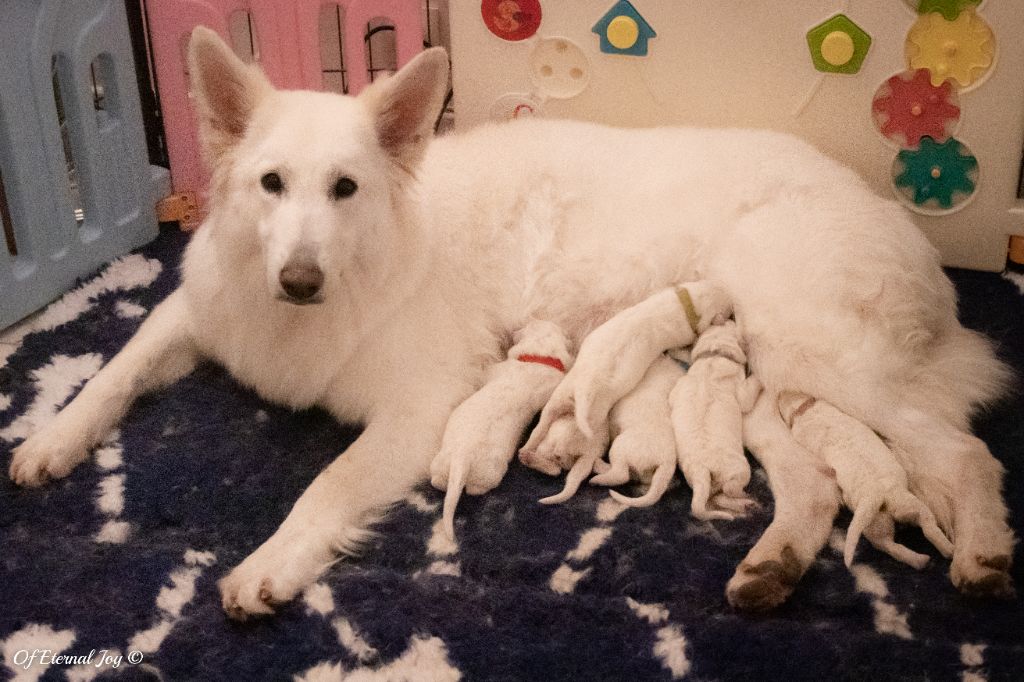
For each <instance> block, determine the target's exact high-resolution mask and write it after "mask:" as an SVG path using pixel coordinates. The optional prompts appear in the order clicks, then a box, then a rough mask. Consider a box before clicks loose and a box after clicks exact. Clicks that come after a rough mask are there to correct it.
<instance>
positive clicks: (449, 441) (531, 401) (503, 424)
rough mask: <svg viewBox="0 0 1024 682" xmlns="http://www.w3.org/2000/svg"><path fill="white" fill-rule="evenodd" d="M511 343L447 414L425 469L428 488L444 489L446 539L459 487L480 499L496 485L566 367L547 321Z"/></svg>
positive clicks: (564, 347) (568, 359) (565, 345)
mask: <svg viewBox="0 0 1024 682" xmlns="http://www.w3.org/2000/svg"><path fill="white" fill-rule="evenodd" d="M513 342H514V344H515V345H513V346H512V347H511V348H510V349H509V351H508V359H506V360H505V361H504V362H500V363H498V364H496V365H493V366H492V367H491V368H490V369H489V370H488V375H487V381H486V383H485V384H484V385H483V387H482V388H480V390H478V391H477V392H476V393H474V394H473V395H471V396H470V397H469V398H467V399H466V400H465V402H463V403H462V404H461V405H459V406H458V407H457V408H455V410H454V411H453V412H452V415H451V417H450V418H449V419H448V426H447V427H446V428H445V431H444V437H443V438H442V440H441V449H440V451H439V452H438V454H437V456H436V457H434V460H433V461H432V462H431V464H430V482H431V484H433V486H434V487H435V488H438V489H440V490H447V492H446V493H445V496H444V513H443V514H442V518H443V519H444V527H445V530H446V531H447V532H448V535H449V536H450V537H454V535H455V524H454V518H455V506H456V505H457V504H458V502H459V497H460V496H461V495H462V490H463V488H465V490H466V492H468V493H469V494H470V495H482V494H484V493H485V492H487V491H488V490H492V489H493V488H495V487H497V486H498V484H499V483H501V479H502V478H504V477H505V472H506V471H507V470H508V463H509V461H511V459H512V457H513V456H514V455H515V446H516V444H517V443H518V442H519V438H520V436H521V435H522V433H523V430H524V429H525V428H526V426H527V424H529V423H530V420H531V419H533V417H534V415H536V414H537V412H538V411H539V410H540V409H541V407H543V405H544V403H545V402H546V401H547V399H548V398H549V397H550V396H551V392H552V391H554V390H555V387H556V386H557V385H558V382H560V381H561V380H562V375H563V373H564V372H565V370H566V368H567V367H569V366H570V365H571V364H572V356H571V354H570V353H569V340H568V339H567V338H566V336H565V333H564V332H562V330H561V329H560V328H559V327H558V326H557V325H555V324H552V323H551V322H544V321H542V320H534V321H531V322H530V323H528V324H527V325H526V326H525V327H523V328H522V329H521V330H519V331H518V332H516V333H515V335H514V337H513Z"/></svg>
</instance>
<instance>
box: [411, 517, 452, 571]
mask: <svg viewBox="0 0 1024 682" xmlns="http://www.w3.org/2000/svg"><path fill="white" fill-rule="evenodd" d="M435 509H436V505H435ZM458 552H459V545H458V544H457V543H456V542H455V540H453V539H451V538H450V537H448V533H446V532H445V530H444V522H443V521H442V520H441V519H440V518H439V519H437V521H435V522H434V525H433V526H431V527H430V538H429V539H428V540H427V556H428V557H429V558H431V559H433V560H434V561H432V562H431V563H430V565H429V566H427V567H426V568H425V569H423V570H421V571H416V573H414V574H413V577H414V578H419V577H420V576H422V575H423V574H424V573H428V574H430V575H451V576H460V575H462V567H461V566H460V565H459V562H458V561H452V560H450V558H451V557H453V556H455V555H456V554H458Z"/></svg>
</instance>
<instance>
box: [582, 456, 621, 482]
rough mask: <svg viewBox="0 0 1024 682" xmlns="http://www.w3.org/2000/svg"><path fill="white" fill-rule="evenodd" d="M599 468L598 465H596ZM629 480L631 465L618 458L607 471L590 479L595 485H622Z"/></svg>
mask: <svg viewBox="0 0 1024 682" xmlns="http://www.w3.org/2000/svg"><path fill="white" fill-rule="evenodd" d="M594 468H595V469H597V467H596V466H595V467H594ZM627 481H629V467H627V466H626V462H625V461H624V460H621V459H620V460H616V461H615V462H614V463H613V464H612V465H611V466H610V467H608V468H607V469H606V470H605V471H603V472H599V473H598V474H597V476H594V477H593V478H592V479H590V482H591V484H593V485H622V484H623V483H626V482H627Z"/></svg>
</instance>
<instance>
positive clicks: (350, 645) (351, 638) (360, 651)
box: [333, 618, 378, 664]
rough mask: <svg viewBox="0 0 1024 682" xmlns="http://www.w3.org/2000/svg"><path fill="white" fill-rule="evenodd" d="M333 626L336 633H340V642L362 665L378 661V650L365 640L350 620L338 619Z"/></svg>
mask: <svg viewBox="0 0 1024 682" xmlns="http://www.w3.org/2000/svg"><path fill="white" fill-rule="evenodd" d="M333 625H334V630H335V632H337V633H338V642H339V643H340V644H341V645H342V646H343V647H345V649H347V650H348V652H349V653H350V654H352V655H353V656H355V657H356V659H358V660H359V662H360V663H362V664H366V663H369V662H371V661H374V660H376V659H377V656H378V653H377V650H376V649H375V648H373V647H372V646H370V645H369V644H368V643H367V642H366V640H365V639H363V636H362V634H360V632H359V631H358V630H357V629H356V628H355V626H353V625H352V623H350V622H349V621H348V619H346V618H336V619H335V620H334V623H333Z"/></svg>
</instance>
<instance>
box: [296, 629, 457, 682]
mask: <svg viewBox="0 0 1024 682" xmlns="http://www.w3.org/2000/svg"><path fill="white" fill-rule="evenodd" d="M461 678H462V673H461V672H460V671H459V669H458V668H455V667H454V666H452V664H451V663H449V661H448V650H447V649H446V648H445V645H444V642H442V641H441V640H440V639H439V638H437V637H423V636H416V637H413V638H412V639H411V640H410V641H409V647H408V648H407V649H406V650H405V652H404V653H403V654H402V655H401V656H399V657H398V658H396V659H395V660H394V661H391V662H390V663H387V664H385V665H381V666H374V667H361V668H356V669H354V670H350V671H346V670H345V669H344V668H342V666H341V664H340V663H329V662H324V663H320V664H319V665H316V666H314V667H312V668H310V669H309V670H307V671H306V673H305V674H303V675H296V676H295V678H294V679H295V681H296V682H342V680H344V682H398V681H400V680H409V681H412V680H430V681H431V682H456V681H457V680H459V679H461Z"/></svg>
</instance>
